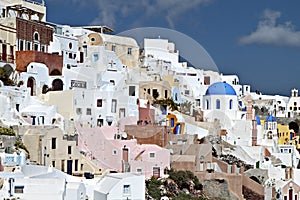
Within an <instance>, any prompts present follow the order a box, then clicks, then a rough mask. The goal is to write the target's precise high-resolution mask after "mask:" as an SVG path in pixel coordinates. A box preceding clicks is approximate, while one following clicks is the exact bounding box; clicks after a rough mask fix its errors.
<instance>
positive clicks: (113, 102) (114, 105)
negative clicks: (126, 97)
mask: <svg viewBox="0 0 300 200" xmlns="http://www.w3.org/2000/svg"><path fill="white" fill-rule="evenodd" d="M111 112H112V113H116V112H117V100H116V99H112V100H111Z"/></svg>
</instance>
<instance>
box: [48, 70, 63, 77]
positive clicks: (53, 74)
mask: <svg viewBox="0 0 300 200" xmlns="http://www.w3.org/2000/svg"><path fill="white" fill-rule="evenodd" d="M60 75H61V73H60V71H59V70H58V69H54V70H52V71H51V72H50V76H60Z"/></svg>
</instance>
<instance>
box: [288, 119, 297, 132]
mask: <svg viewBox="0 0 300 200" xmlns="http://www.w3.org/2000/svg"><path fill="white" fill-rule="evenodd" d="M289 129H293V130H294V131H295V133H298V132H299V125H298V124H297V123H296V122H294V121H292V122H290V123H289Z"/></svg>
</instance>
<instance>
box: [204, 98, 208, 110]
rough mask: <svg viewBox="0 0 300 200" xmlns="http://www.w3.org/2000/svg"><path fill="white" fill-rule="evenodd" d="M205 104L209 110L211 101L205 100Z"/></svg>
mask: <svg viewBox="0 0 300 200" xmlns="http://www.w3.org/2000/svg"><path fill="white" fill-rule="evenodd" d="M205 105H206V110H208V109H209V101H208V100H207V99H206V101H205Z"/></svg>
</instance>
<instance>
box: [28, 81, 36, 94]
mask: <svg viewBox="0 0 300 200" xmlns="http://www.w3.org/2000/svg"><path fill="white" fill-rule="evenodd" d="M27 87H28V88H30V95H31V96H35V95H36V81H35V78H33V77H29V78H28V80H27Z"/></svg>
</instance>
